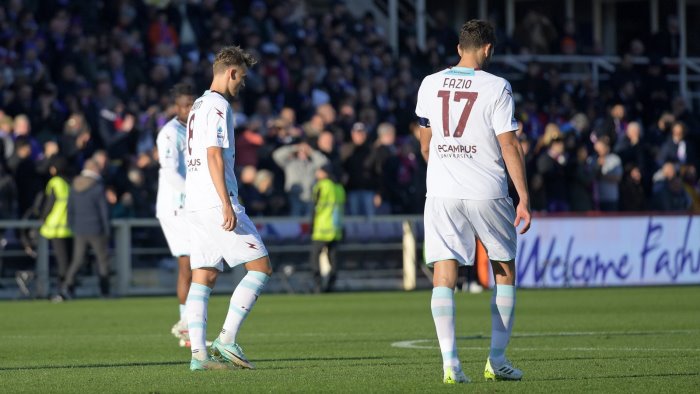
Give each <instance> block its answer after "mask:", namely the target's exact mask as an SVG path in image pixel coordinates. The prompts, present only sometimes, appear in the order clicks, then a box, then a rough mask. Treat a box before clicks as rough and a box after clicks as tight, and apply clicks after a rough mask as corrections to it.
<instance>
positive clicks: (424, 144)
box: [420, 126, 433, 163]
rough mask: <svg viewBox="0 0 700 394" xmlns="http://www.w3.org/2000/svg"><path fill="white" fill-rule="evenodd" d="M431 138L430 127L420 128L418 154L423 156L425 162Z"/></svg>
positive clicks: (431, 131)
mask: <svg viewBox="0 0 700 394" xmlns="http://www.w3.org/2000/svg"><path fill="white" fill-rule="evenodd" d="M431 138H433V129H432V128H430V126H425V127H424V126H420V153H421V154H422V155H423V159H425V162H426V163H427V162H428V157H429V156H430V139H431Z"/></svg>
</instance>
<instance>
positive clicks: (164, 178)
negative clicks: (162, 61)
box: [156, 84, 194, 344]
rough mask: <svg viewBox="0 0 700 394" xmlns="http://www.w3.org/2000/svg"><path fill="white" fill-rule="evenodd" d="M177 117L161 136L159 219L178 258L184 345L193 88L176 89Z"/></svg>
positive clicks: (179, 329)
mask: <svg viewBox="0 0 700 394" xmlns="http://www.w3.org/2000/svg"><path fill="white" fill-rule="evenodd" d="M172 96H173V98H174V99H175V116H174V117H173V118H172V119H170V121H169V122H168V123H166V124H165V125H164V126H163V128H162V129H160V131H159V132H158V137H157V138H156V145H157V146H158V161H159V162H160V171H159V172H158V197H157V199H156V217H157V218H158V221H159V222H160V227H161V228H162V229H163V234H165V239H166V241H168V247H169V248H170V253H171V254H172V255H173V256H174V257H177V262H178V274H177V298H178V300H179V301H180V319H179V320H178V322H177V323H175V325H174V326H173V328H172V330H171V332H172V333H173V335H174V336H175V337H176V338H178V339H180V343H181V344H186V342H188V341H189V337H188V336H187V320H186V319H185V301H186V300H187V293H188V292H189V291H190V283H191V282H192V271H191V269H190V248H189V243H190V241H189V237H188V234H187V233H188V230H187V222H186V221H185V174H186V173H185V170H186V167H185V147H186V138H187V129H186V127H185V125H186V123H187V116H188V115H189V113H190V109H191V108H192V103H193V102H194V94H193V92H192V88H191V87H190V86H189V85H186V84H177V85H175V86H174V87H173V90H172Z"/></svg>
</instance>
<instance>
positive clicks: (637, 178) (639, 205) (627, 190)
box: [620, 163, 649, 212]
mask: <svg viewBox="0 0 700 394" xmlns="http://www.w3.org/2000/svg"><path fill="white" fill-rule="evenodd" d="M646 195H647V193H646V191H645V190H644V185H643V183H642V171H641V170H640V169H639V167H637V166H636V165H635V164H634V163H629V164H627V166H626V168H625V174H624V176H623V177H622V182H621V183H620V210H621V211H631V212H642V211H645V210H647V209H648V208H649V207H648V203H647V198H646Z"/></svg>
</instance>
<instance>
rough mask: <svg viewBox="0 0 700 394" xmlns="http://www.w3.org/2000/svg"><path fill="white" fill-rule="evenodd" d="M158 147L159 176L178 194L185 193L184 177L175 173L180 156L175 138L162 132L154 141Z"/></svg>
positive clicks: (164, 131)
mask: <svg viewBox="0 0 700 394" xmlns="http://www.w3.org/2000/svg"><path fill="white" fill-rule="evenodd" d="M156 145H157V146H158V162H159V163H160V168H161V170H163V171H161V173H160V174H161V176H162V177H163V178H164V179H165V181H166V182H168V184H170V186H172V187H173V188H174V189H175V190H177V191H178V192H180V193H184V192H185V177H183V176H182V175H180V173H179V172H178V171H177V168H178V164H179V163H178V160H179V159H180V157H179V156H180V155H181V154H182V153H181V152H180V151H179V150H178V149H177V136H172V135H168V134H167V130H162V131H161V132H160V133H159V134H158V138H157V139H156Z"/></svg>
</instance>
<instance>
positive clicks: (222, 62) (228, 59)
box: [213, 46, 258, 74]
mask: <svg viewBox="0 0 700 394" xmlns="http://www.w3.org/2000/svg"><path fill="white" fill-rule="evenodd" d="M257 62H258V61H257V60H256V59H255V58H254V57H253V55H251V54H250V53H248V52H246V51H244V50H243V49H241V47H239V46H227V47H223V48H221V49H220V50H219V52H218V53H217V54H216V58H215V59H214V66H213V67H214V74H218V73H219V72H221V71H224V70H226V69H227V68H229V67H232V66H246V67H247V68H249V67H251V66H253V65H254V64H255V63H257Z"/></svg>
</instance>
